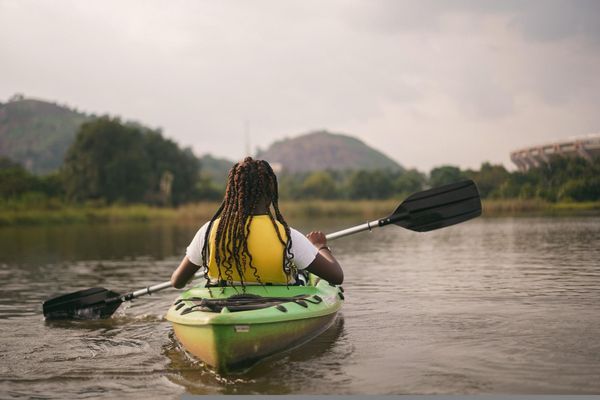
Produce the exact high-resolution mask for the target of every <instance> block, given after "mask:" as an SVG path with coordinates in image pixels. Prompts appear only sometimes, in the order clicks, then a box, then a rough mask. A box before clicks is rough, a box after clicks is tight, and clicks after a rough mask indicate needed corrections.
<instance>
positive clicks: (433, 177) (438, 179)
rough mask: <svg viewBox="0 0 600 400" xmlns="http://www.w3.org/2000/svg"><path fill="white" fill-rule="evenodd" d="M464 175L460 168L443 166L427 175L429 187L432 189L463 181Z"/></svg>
mask: <svg viewBox="0 0 600 400" xmlns="http://www.w3.org/2000/svg"><path fill="white" fill-rule="evenodd" d="M465 178H466V176H465V174H464V173H463V172H462V171H461V170H460V168H458V167H455V166H452V165H443V166H441V167H437V168H434V169H432V170H431V172H430V173H429V185H431V186H432V187H436V186H442V185H447V184H449V183H454V182H458V181H461V180H463V179H465Z"/></svg>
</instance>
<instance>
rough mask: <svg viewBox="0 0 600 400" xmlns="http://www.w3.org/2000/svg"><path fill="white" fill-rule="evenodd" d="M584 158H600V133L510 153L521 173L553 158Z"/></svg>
mask: <svg viewBox="0 0 600 400" xmlns="http://www.w3.org/2000/svg"><path fill="white" fill-rule="evenodd" d="M557 155H559V156H566V157H583V158H585V159H586V160H588V161H591V160H592V158H593V157H598V156H600V133H594V134H590V135H586V136H579V137H573V138H568V139H565V140H560V141H556V142H552V143H546V144H543V145H540V146H531V147H527V148H524V149H519V150H516V151H513V152H511V153H510V159H511V160H512V162H513V163H515V165H516V166H517V167H518V168H519V170H521V171H527V170H528V169H529V168H534V167H538V166H540V165H542V164H546V163H548V162H549V161H550V159H551V158H552V157H553V156H557Z"/></svg>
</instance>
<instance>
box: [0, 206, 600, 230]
mask: <svg viewBox="0 0 600 400" xmlns="http://www.w3.org/2000/svg"><path fill="white" fill-rule="evenodd" d="M399 203H400V201H399V200H363V201H349V200H333V201H327V200H311V201H285V202H282V203H281V211H282V213H283V214H284V215H285V216H286V217H288V218H290V219H303V218H334V217H340V218H341V217H356V218H357V219H359V220H363V219H370V218H379V217H383V216H385V215H388V214H389V213H391V212H392V211H393V210H394V209H395V208H396V207H397V205H398V204H399ZM217 206H218V203H214V202H206V203H196V204H188V205H185V206H182V207H179V208H159V207H150V206H147V205H129V206H125V205H119V206H104V207H94V206H89V205H88V206H77V205H55V206H53V207H52V208H35V207H29V208H23V207H18V208H1V209H0V226H7V225H41V224H64V223H117V222H135V221H138V222H139V221H141V222H145V221H146V222H149V221H161V220H169V221H174V222H177V221H181V222H186V221H188V222H189V221H204V220H206V219H208V218H210V217H211V216H212V214H213V213H214V212H215V210H216V209H217ZM483 215H484V216H488V217H494V216H533V215H549V216H563V215H600V202H586V203H548V202H545V201H543V200H535V199H533V200H485V201H484V202H483Z"/></svg>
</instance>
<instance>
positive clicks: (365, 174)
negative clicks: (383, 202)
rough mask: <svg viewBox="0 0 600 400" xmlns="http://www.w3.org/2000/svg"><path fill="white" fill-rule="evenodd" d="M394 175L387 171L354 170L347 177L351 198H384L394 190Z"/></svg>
mask: <svg viewBox="0 0 600 400" xmlns="http://www.w3.org/2000/svg"><path fill="white" fill-rule="evenodd" d="M393 182H394V175H393V173H391V172H389V171H382V170H375V171H365V170H361V171H355V172H354V173H352V174H351V175H350V177H349V179H348V189H347V192H348V196H349V197H350V198H351V199H385V198H388V197H390V196H391V195H392V194H393V191H394V185H393Z"/></svg>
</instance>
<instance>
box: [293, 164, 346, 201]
mask: <svg viewBox="0 0 600 400" xmlns="http://www.w3.org/2000/svg"><path fill="white" fill-rule="evenodd" d="M299 195H300V197H302V198H306V199H332V198H334V197H336V195H337V190H336V184H335V181H334V180H333V178H332V177H331V175H330V174H329V173H328V172H326V171H316V172H313V173H311V174H310V175H308V176H307V177H306V179H305V180H304V182H302V186H301V187H300V193H299Z"/></svg>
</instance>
